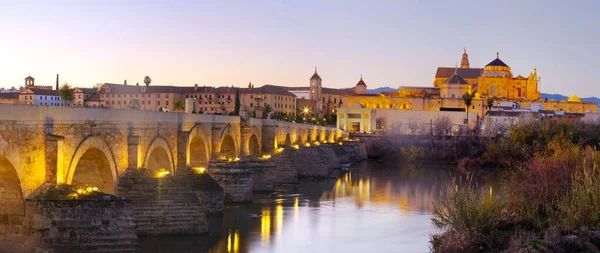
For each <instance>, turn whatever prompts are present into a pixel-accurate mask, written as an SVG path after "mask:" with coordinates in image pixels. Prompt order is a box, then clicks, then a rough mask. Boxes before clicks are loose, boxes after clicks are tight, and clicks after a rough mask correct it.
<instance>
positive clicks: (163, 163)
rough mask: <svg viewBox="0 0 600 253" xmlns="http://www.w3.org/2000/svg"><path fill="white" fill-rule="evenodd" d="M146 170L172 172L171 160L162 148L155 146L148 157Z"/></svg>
mask: <svg viewBox="0 0 600 253" xmlns="http://www.w3.org/2000/svg"><path fill="white" fill-rule="evenodd" d="M146 168H147V169H149V170H152V171H161V170H162V169H165V170H167V171H172V168H171V159H170V158H169V153H167V150H165V148H164V147H162V146H156V147H155V148H154V149H153V150H152V153H150V156H149V157H148V162H147V163H146Z"/></svg>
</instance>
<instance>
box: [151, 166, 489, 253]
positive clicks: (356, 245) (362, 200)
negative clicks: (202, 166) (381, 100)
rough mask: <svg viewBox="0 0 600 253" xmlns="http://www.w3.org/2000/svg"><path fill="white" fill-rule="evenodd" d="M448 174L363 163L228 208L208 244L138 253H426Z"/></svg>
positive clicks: (161, 245)
mask: <svg viewBox="0 0 600 253" xmlns="http://www.w3.org/2000/svg"><path fill="white" fill-rule="evenodd" d="M453 171H455V170H453V169H450V170H449V169H448V168H443V167H439V166H430V165H429V166H416V165H413V166H398V165H397V164H381V163H374V162H368V163H362V164H360V165H358V166H357V167H356V168H353V169H352V170H350V171H349V172H348V173H346V174H345V175H343V176H342V177H340V178H339V179H337V180H333V179H332V180H321V181H310V182H302V183H301V184H299V185H296V186H294V187H293V188H292V189H290V190H289V191H286V192H278V193H273V194H255V199H254V202H253V203H252V204H248V205H232V206H227V207H226V209H225V211H224V214H223V215H222V216H215V217H212V218H211V219H210V222H211V224H210V228H211V231H213V232H212V234H211V235H210V236H178V237H177V239H176V240H173V237H163V236H160V237H152V238H142V239H141V242H142V247H143V250H144V252H228V253H231V252H240V253H244V252H428V251H429V247H428V241H429V235H430V234H431V233H433V232H436V230H435V228H434V227H433V225H432V224H431V221H430V218H431V216H430V212H431V210H432V208H433V204H432V203H433V201H434V200H436V199H437V198H438V197H439V195H440V190H441V187H443V185H445V184H446V183H447V182H449V181H450V180H451V177H452V176H453V175H454V172H453ZM492 178H493V177H492ZM489 179H490V178H488V180H489ZM490 192H492V188H491V187H490ZM175 244H177V245H175Z"/></svg>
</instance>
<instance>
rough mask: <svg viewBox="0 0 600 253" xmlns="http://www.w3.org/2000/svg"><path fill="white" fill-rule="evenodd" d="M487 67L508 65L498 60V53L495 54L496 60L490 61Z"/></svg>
mask: <svg viewBox="0 0 600 253" xmlns="http://www.w3.org/2000/svg"><path fill="white" fill-rule="evenodd" d="M485 66H486V67H487V66H498V67H508V65H506V63H504V62H503V61H502V60H500V55H499V54H498V53H496V59H494V60H493V61H491V62H490V63H488V64H487V65H485Z"/></svg>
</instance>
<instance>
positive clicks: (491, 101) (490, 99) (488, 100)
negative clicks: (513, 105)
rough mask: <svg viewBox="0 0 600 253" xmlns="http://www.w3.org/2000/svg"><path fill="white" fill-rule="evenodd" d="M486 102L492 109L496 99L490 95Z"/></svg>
mask: <svg viewBox="0 0 600 253" xmlns="http://www.w3.org/2000/svg"><path fill="white" fill-rule="evenodd" d="M485 103H486V104H487V108H488V109H492V106H494V99H493V98H492V97H488V98H487V100H485Z"/></svg>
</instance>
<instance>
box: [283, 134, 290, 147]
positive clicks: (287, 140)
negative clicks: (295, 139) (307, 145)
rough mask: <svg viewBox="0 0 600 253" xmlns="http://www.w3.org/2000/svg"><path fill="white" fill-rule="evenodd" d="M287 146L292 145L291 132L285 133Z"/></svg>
mask: <svg viewBox="0 0 600 253" xmlns="http://www.w3.org/2000/svg"><path fill="white" fill-rule="evenodd" d="M283 145H285V146H288V147H289V146H292V138H290V134H286V135H285V142H284V143H283Z"/></svg>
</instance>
